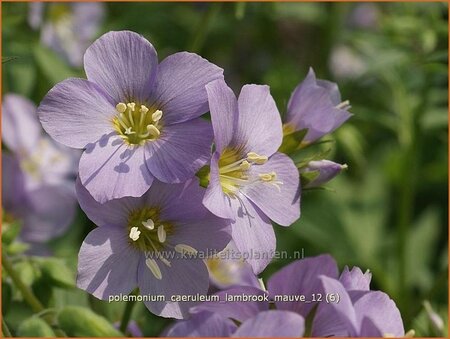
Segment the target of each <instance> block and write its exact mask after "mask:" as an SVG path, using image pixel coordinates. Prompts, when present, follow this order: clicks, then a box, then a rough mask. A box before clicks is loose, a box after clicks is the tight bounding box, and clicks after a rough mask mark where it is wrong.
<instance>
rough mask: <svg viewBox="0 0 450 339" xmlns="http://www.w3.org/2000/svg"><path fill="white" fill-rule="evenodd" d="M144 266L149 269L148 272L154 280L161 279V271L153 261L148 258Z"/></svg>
mask: <svg viewBox="0 0 450 339" xmlns="http://www.w3.org/2000/svg"><path fill="white" fill-rule="evenodd" d="M145 264H146V265H147V267H148V268H149V269H150V272H152V274H153V275H154V277H155V278H156V279H158V280H161V279H162V273H161V270H160V269H159V266H158V264H157V263H156V261H155V260H153V259H150V258H148V259H146V260H145Z"/></svg>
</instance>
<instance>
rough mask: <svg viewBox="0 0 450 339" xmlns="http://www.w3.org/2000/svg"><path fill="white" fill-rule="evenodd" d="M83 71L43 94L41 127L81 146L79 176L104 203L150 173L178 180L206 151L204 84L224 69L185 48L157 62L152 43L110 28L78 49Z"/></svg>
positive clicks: (138, 187) (145, 181)
mask: <svg viewBox="0 0 450 339" xmlns="http://www.w3.org/2000/svg"><path fill="white" fill-rule="evenodd" d="M84 69H85V71H86V75H87V80H86V79H75V78H71V79H67V80H65V81H63V82H61V83H59V84H57V85H56V86H55V87H53V88H52V89H51V90H50V91H49V92H48V94H47V95H46V96H45V98H44V99H43V100H42V102H41V104H40V106H39V109H38V115H39V118H40V121H41V123H42V125H43V127H44V129H45V130H46V131H47V132H48V133H49V134H50V136H52V137H53V138H54V139H55V140H57V141H59V142H61V143H62V144H64V145H66V146H69V147H73V148H80V149H85V150H84V152H83V155H82V156H81V159H80V164H79V177H80V180H81V183H82V184H83V185H84V186H85V187H86V189H87V190H88V191H89V192H90V193H91V195H92V196H93V197H94V199H95V200H97V201H99V202H101V203H104V202H106V201H108V200H111V199H116V198H121V197H125V196H134V197H138V196H141V195H142V194H144V193H145V192H146V191H147V190H148V189H149V188H150V186H151V184H152V182H153V181H154V179H158V180H159V181H162V182H165V183H180V182H185V181H187V180H188V179H190V178H192V177H193V176H194V174H195V172H196V171H197V170H198V169H199V168H201V167H202V166H203V165H205V163H206V162H207V161H208V160H209V158H210V156H211V154H210V153H211V142H212V138H213V135H212V129H211V126H210V123H208V122H207V121H205V120H203V119H201V118H200V116H201V115H202V114H204V113H206V112H207V111H208V102H207V96H206V90H205V85H206V84H207V83H209V82H210V81H213V80H216V79H221V78H223V75H222V73H223V70H222V69H221V68H219V67H217V66H215V65H213V64H212V63H210V62H208V61H207V60H205V59H203V58H201V57H200V56H198V55H196V54H192V53H187V52H181V53H175V54H172V55H170V56H168V57H167V58H165V59H164V60H163V61H162V62H161V63H159V64H158V58H157V54H156V51H155V49H154V48H153V46H152V44H151V43H150V42H148V41H147V40H146V39H145V38H143V37H142V36H140V35H139V34H136V33H134V32H130V31H120V32H109V33H106V34H104V35H103V36H102V37H100V38H99V39H98V40H96V41H95V42H94V43H93V44H92V45H91V46H90V47H89V48H88V49H87V51H86V53H85V55H84Z"/></svg>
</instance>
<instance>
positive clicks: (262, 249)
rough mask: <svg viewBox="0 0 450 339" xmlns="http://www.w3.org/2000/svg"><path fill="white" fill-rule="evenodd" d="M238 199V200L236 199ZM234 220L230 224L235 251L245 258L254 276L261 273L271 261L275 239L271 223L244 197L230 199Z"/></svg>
mask: <svg viewBox="0 0 450 339" xmlns="http://www.w3.org/2000/svg"><path fill="white" fill-rule="evenodd" d="M238 197H239V199H238ZM230 201H231V204H232V208H233V210H234V212H235V220H234V221H233V222H232V223H231V229H232V231H231V232H232V237H233V241H234V243H235V244H236V247H237V249H238V250H239V251H240V252H241V253H242V254H243V255H245V256H246V257H248V259H247V262H248V263H249V264H250V265H251V266H252V269H253V272H254V273H255V274H259V273H261V272H262V271H263V270H264V269H265V268H266V266H267V265H268V264H269V263H270V262H271V261H272V257H271V255H272V254H273V253H274V251H275V247H276V239H275V233H274V231H273V227H272V223H271V222H270V220H269V218H267V217H266V216H265V215H264V213H262V212H261V211H260V210H259V208H258V207H256V206H254V205H253V203H252V202H251V201H249V200H248V199H247V198H245V197H244V196H236V197H235V198H233V199H231V200H230Z"/></svg>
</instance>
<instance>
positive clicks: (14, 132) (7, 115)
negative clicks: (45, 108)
mask: <svg viewBox="0 0 450 339" xmlns="http://www.w3.org/2000/svg"><path fill="white" fill-rule="evenodd" d="M40 136H41V126H40V125H39V120H38V118H37V114H36V106H35V105H34V104H33V103H32V102H31V101H29V100H28V99H26V98H24V97H22V96H20V95H16V94H6V95H5V96H4V98H3V104H2V140H3V141H4V143H5V144H6V146H8V148H9V149H10V150H11V151H14V152H17V153H18V154H22V155H23V154H24V153H30V152H32V150H33V148H34V147H35V146H36V143H37V141H38V139H39V137H40Z"/></svg>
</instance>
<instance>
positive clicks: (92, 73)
mask: <svg viewBox="0 0 450 339" xmlns="http://www.w3.org/2000/svg"><path fill="white" fill-rule="evenodd" d="M157 64H158V58H157V55H156V51H155V49H154V47H153V45H152V44H151V43H150V42H148V41H147V40H146V39H145V38H144V37H142V36H141V35H139V34H137V33H134V32H131V31H120V32H109V33H106V34H104V35H102V36H101V37H100V38H99V39H97V40H96V41H95V42H94V43H93V44H92V45H91V46H90V47H89V48H88V49H87V50H86V54H85V55H84V68H85V71H86V75H87V78H88V80H89V81H92V82H94V83H96V84H97V85H99V86H101V87H102V88H103V89H105V90H106V92H107V93H108V94H109V95H111V96H112V97H113V98H114V100H115V104H117V103H119V102H131V101H138V102H141V103H143V102H145V100H146V99H148V96H149V94H150V90H151V88H152V85H153V84H154V82H155V79H156V74H157ZM115 104H114V106H115Z"/></svg>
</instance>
